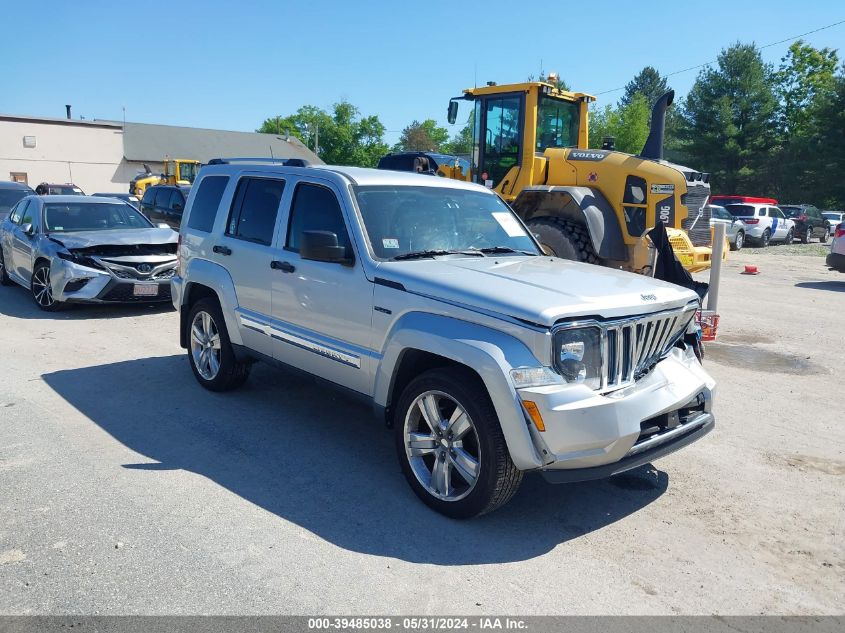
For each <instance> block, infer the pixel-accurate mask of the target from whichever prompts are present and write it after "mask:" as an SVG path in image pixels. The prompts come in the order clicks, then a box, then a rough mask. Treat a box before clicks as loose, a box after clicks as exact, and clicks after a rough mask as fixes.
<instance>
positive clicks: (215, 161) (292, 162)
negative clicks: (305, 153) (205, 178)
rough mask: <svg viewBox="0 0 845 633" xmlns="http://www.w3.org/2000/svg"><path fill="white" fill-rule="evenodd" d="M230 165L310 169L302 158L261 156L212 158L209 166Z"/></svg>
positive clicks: (309, 164)
mask: <svg viewBox="0 0 845 633" xmlns="http://www.w3.org/2000/svg"><path fill="white" fill-rule="evenodd" d="M231 163H270V164H273V165H284V166H285V167H310V166H311V163H310V162H308V161H307V160H305V159H304V158H268V157H266V156H261V157H257V158H246V157H234V158H212V159H211V160H210V161H208V164H209V165H229V164H231Z"/></svg>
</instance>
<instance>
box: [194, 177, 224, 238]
mask: <svg viewBox="0 0 845 633" xmlns="http://www.w3.org/2000/svg"><path fill="white" fill-rule="evenodd" d="M228 184H229V177H228V176H206V177H205V178H203V179H202V180H201V181H200V183H199V189H198V190H197V195H196V196H194V202H193V204H192V205H191V215H190V217H188V228H189V229H195V230H197V231H203V232H205V233H210V232H211V229H212V228H213V227H214V219H215V218H216V217H217V208H218V207H219V206H220V199H221V198H222V197H223V191H224V190H225V189H226V185H228Z"/></svg>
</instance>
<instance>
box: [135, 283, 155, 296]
mask: <svg viewBox="0 0 845 633" xmlns="http://www.w3.org/2000/svg"><path fill="white" fill-rule="evenodd" d="M132 294H133V296H135V297H157V296H158V284H134V285H133V286H132Z"/></svg>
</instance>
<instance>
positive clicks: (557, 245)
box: [444, 82, 712, 273]
mask: <svg viewBox="0 0 845 633" xmlns="http://www.w3.org/2000/svg"><path fill="white" fill-rule="evenodd" d="M673 97H674V93H673V92H671V91H670V92H667V93H666V94H665V95H663V96H662V97H661V98H660V99H658V101H657V103H656V104H655V106H654V110H653V111H652V120H651V131H650V133H649V137H648V140H647V141H646V144H645V146H644V147H643V150H642V152H640V155H639V156H632V155H630V154H625V153H623V152H617V151H614V150H613V147H612V140H608V141H607V142H606V143H605V147H604V148H603V149H589V148H588V138H589V119H588V117H589V115H588V108H589V104H590V102H592V101H595V97H593V96H591V95H588V94H585V93H583V92H568V91H564V90H558V89H557V88H556V87H555V86H553V85H552V84H549V83H545V82H527V83H519V84H508V85H502V86H499V85H496V84H495V83H493V82H490V83H488V84H487V85H486V86H483V87H480V88H472V89H467V90H464V94H463V96H461V97H455V98H453V99H452V100H450V102H449V117H448V118H449V122H450V123H454V122H455V120H456V118H457V113H458V104H459V102H460V101H462V100H467V101H471V102H472V103H473V105H474V112H473V117H472V121H473V126H474V128H473V135H472V138H473V150H472V157H471V163H472V170H471V173H470V174H469V177H468V178H467V179H469V180H472V181H474V182H477V183H480V184H483V185H486V186H487V187H490V188H492V189H494V190H495V191H496V192H497V193H499V195H501V196H502V197H503V198H504V199H505V200H507V201H508V202H509V203H510V204H511V206H513V208H514V209H515V210H516V212H517V213H518V214H519V215H520V217H521V218H522V219H523V220H524V221H525V222H526V223H527V224H528V226H529V227H530V228H531V231H532V232H533V233H535V234H536V235H537V236H538V237H539V240H540V242H541V244H542V245H543V246H544V248H545V249H546V250H547V251H548V252H549V253H550V254H554V255H557V256H558V257H564V258H567V259H574V260H578V261H585V262H591V263H600V264H604V265H606V266H612V267H614V268H623V269H625V270H630V271H634V272H642V273H649V272H651V264H652V262H653V259H652V252H653V248H652V247H651V246H650V240H649V239H648V238H647V237H645V234H646V232H647V231H648V230H649V229H650V228H651V227H654V226H655V225H656V223H657V222H658V221H662V222H664V223H665V225H666V228H667V231H668V233H669V239H670V243H671V244H672V247H673V249H674V251H675V255H676V256H677V257H678V260H679V261H680V262H681V263H682V264H683V266H684V267H685V268H686V269H687V270H688V271H690V272H696V271H699V270H706V269H707V268H709V267H710V257H711V249H710V247H709V244H710V241H711V239H712V238H711V231H710V222H709V211H707V209H706V206H705V205H706V203H707V199H708V197H709V196H710V185H709V182H708V181H709V174H703V173H701V172H697V171H694V170H692V169H688V168H686V167H681V166H679V165H673V164H670V163H668V162H667V161H665V160H663V131H664V122H665V116H666V108H667V107H668V106H669V105H671V103H672V98H673ZM444 175H445V174H444ZM461 176H463V177H461V178H460V179H462V180H463V179H464V178H466V175H465V174H461ZM687 226H696V227H698V228H697V229H695V231H694V232H693V233H692V234H688V233H687V231H685V230H683V229H684V228H685V227H687ZM691 235H692V239H691ZM693 240H695V243H694V241H693Z"/></svg>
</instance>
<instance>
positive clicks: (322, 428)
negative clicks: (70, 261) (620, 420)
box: [0, 245, 845, 615]
mask: <svg viewBox="0 0 845 633" xmlns="http://www.w3.org/2000/svg"><path fill="white" fill-rule="evenodd" d="M825 251H826V247H819V246H818V245H810V246H794V247H793V246H790V247H782V246H772V247H769V248H768V249H753V248H748V249H745V250H743V251H741V252H740V253H731V255H730V259H729V260H728V262H727V263H726V265H725V267H724V272H723V283H722V288H721V296H720V297H721V298H720V306H719V312H720V314H721V324H720V334H719V341H718V342H717V343H713V344H710V345H708V347H707V350H706V352H707V358H706V360H705V365H706V367H707V368H708V370H709V371H710V372H712V374H713V375H714V376H715V378H716V380H717V382H718V392H717V400H716V405H715V412H716V416H717V426H716V430H715V431H714V432H713V433H711V434H710V435H708V436H707V437H706V438H704V439H703V440H702V441H700V442H698V443H696V444H694V445H692V446H691V447H689V448H687V449H685V450H683V451H681V452H678V453H675V454H674V455H671V456H669V457H667V458H664V459H661V460H658V461H656V462H655V463H654V464H653V465H652V467H646V468H641V469H639V470H637V471H633V472H631V473H628V474H625V475H622V476H618V477H616V478H613V479H611V480H608V481H600V482H591V483H583V484H572V485H568V486H552V485H549V484H546V483H545V482H544V481H542V480H541V479H540V478H539V477H537V476H529V477H527V478H526V481H525V482H524V484H523V487H522V488H521V490H520V491H519V493H518V494H517V496H516V497H515V498H514V499H513V501H512V502H511V503H510V504H509V505H508V506H506V507H505V508H503V509H501V510H500V511H498V512H495V513H493V514H490V515H487V516H485V517H482V518H480V519H478V520H473V521H468V522H455V521H450V520H448V519H445V518H443V517H441V516H439V515H436V514H433V513H432V512H430V511H429V510H428V509H426V508H425V507H424V506H423V505H422V504H420V503H419V502H418V501H417V499H416V498H415V497H414V496H413V494H412V493H411V491H410V490H409V488H408V487H407V485H406V483H405V482H404V480H403V479H402V477H401V474H400V472H399V468H398V465H397V463H396V459H395V456H394V454H393V447H392V441H391V436H390V434H389V433H388V432H387V431H385V430H384V429H383V428H382V427H381V426H380V425H379V424H378V423H377V422H376V421H374V420H373V418H372V416H371V414H370V411H369V410H368V409H367V408H366V407H364V406H361V405H359V404H357V403H355V402H352V401H349V400H347V399H345V398H344V397H342V396H339V395H337V394H334V393H331V392H326V391H325V389H324V388H323V387H321V386H319V385H316V384H315V383H314V382H313V381H311V380H308V379H304V378H301V377H298V376H294V375H291V374H288V373H285V372H281V371H277V370H273V369H270V368H264V367H257V368H256V370H255V371H254V373H253V375H252V377H251V379H250V381H249V382H248V384H247V385H246V387H245V388H244V389H243V390H241V391H238V392H235V393H230V394H210V393H207V392H205V391H203V390H202V389H201V388H199V387H198V386H197V385H196V383H195V380H194V378H193V376H192V375H191V372H190V369H189V368H188V364H187V361H186V358H185V356H184V352H183V351H182V350H181V349H180V348H179V347H178V336H177V316H176V313H175V312H173V311H171V310H169V309H168V308H167V307H160V308H146V307H144V308H139V307H128V308H125V307H124V308H77V309H74V310H70V311H68V312H64V313H59V314H56V315H48V314H45V313H41V312H39V311H38V310H37V309H36V308H35V307H34V305H33V303H32V301H31V299H30V298H29V296H28V295H27V293H26V292H25V291H24V290H23V289H21V288H17V287H14V288H0V614H32V613H54V614H59V613H74V614H169V613H178V614H205V613H218V614H269V613H286V614H323V613H355V614H366V613H368V614H378V613H391V614H409V613H417V614H422V613H425V614H468V615H469V614H487V613H498V614H501V613H511V614H524V615H529V614H531V615H535V614H711V613H716V614H762V613H770V614H842V613H843V611H845V598H843V596H845V538H843V536H845V485H843V484H845V454H843V451H845V424H843V422H845V408H844V407H843V403H844V402H845V399H843V395H845V394H844V393H843V385H845V383H843V376H845V353H843V351H845V275H841V274H839V273H835V272H831V271H828V270H827V268H826V267H825V266H824V259H823V257H822V256H821V255H820V254H821V253H823V252H825ZM745 264H754V265H757V266H758V268H759V270H760V274H759V275H756V276H752V275H742V274H740V271H741V270H742V267H743V266H744V265H745ZM704 277H705V278H706V275H704Z"/></svg>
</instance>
